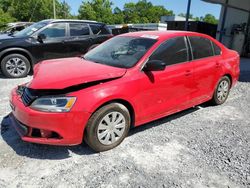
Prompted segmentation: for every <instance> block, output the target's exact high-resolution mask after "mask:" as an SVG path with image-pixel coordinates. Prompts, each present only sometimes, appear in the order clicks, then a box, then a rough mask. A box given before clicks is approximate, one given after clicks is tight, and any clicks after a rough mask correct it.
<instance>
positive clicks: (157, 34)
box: [120, 30, 211, 40]
mask: <svg viewBox="0 0 250 188" xmlns="http://www.w3.org/2000/svg"><path fill="white" fill-rule="evenodd" d="M183 35H192V36H201V37H206V38H211V37H209V36H208V35H205V34H201V33H197V32H191V31H176V30H168V31H139V32H131V33H125V34H122V35H120V36H127V37H145V38H152V39H158V40H164V39H167V38H170V37H175V36H183Z"/></svg>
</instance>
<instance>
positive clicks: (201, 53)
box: [189, 37, 214, 59]
mask: <svg viewBox="0 0 250 188" xmlns="http://www.w3.org/2000/svg"><path fill="white" fill-rule="evenodd" d="M189 39H190V43H191V46H192V53H193V56H194V59H201V58H205V57H210V56H213V55H214V53H213V48H212V43H211V41H210V40H209V39H206V38H203V37H189Z"/></svg>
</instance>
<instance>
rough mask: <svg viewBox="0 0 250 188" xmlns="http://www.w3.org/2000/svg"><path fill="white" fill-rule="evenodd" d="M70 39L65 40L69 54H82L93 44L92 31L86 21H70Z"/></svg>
mask: <svg viewBox="0 0 250 188" xmlns="http://www.w3.org/2000/svg"><path fill="white" fill-rule="evenodd" d="M69 35H70V37H69V39H67V40H66V41H65V44H66V45H67V47H68V49H69V54H68V55H69V56H72V57H73V56H81V55H83V54H85V53H86V52H87V50H88V49H89V47H90V46H91V45H92V33H91V31H90V28H89V25H88V24H86V23H81V22H79V23H77V22H76V23H69Z"/></svg>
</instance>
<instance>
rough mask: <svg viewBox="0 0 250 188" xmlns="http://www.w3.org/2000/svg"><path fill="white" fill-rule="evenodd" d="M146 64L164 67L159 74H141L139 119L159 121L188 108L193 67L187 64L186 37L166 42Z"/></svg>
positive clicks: (191, 88)
mask: <svg viewBox="0 0 250 188" xmlns="http://www.w3.org/2000/svg"><path fill="white" fill-rule="evenodd" d="M150 60H161V61H164V62H165V63H166V64H167V66H166V68H165V70H163V71H151V72H142V79H141V83H140V85H141V91H142V92H141V94H140V99H139V100H140V101H142V107H141V108H142V109H143V113H142V114H143V115H142V118H145V119H146V118H148V119H150V118H153V117H158V116H159V117H160V116H161V115H163V114H168V113H171V112H176V111H178V109H183V108H185V107H186V106H189V100H190V97H191V93H192V91H193V64H192V62H190V61H189V53H188V46H187V42H186V37H176V38H172V39H169V40H167V41H166V42H164V43H163V44H161V45H160V46H159V47H158V48H157V49H156V51H155V52H154V53H153V54H152V56H151V57H150V58H149V61H150ZM149 116H150V117H149ZM141 120H142V121H143V119H141Z"/></svg>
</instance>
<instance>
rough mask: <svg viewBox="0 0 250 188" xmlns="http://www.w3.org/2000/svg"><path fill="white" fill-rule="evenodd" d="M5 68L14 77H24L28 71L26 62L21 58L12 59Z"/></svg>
mask: <svg viewBox="0 0 250 188" xmlns="http://www.w3.org/2000/svg"><path fill="white" fill-rule="evenodd" d="M5 66H6V71H7V72H8V73H9V74H10V75H11V76H14V77H19V76H22V75H23V74H24V73H25V72H26V70H27V66H26V64H25V62H24V61H23V60H22V59H20V58H19V57H13V58H10V59H9V60H8V61H7V62H6V65H5Z"/></svg>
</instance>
